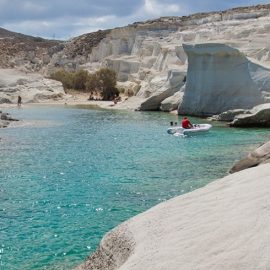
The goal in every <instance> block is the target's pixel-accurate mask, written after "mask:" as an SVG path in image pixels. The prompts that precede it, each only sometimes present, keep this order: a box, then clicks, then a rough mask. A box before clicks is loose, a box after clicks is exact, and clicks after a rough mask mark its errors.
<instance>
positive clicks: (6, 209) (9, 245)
mask: <svg viewBox="0 0 270 270" xmlns="http://www.w3.org/2000/svg"><path fill="white" fill-rule="evenodd" d="M9 112H10V113H11V114H12V116H14V117H18V118H21V119H25V120H26V121H25V122H24V124H23V125H21V127H17V128H8V129H1V130H0V137H1V138H2V140H1V141H0V150H1V155H0V269H6V270H14V269H29V270H32V269H35V270H36V269H50V270H52V269H65V270H66V269H72V267H74V266H76V265H77V264H78V263H80V262H81V261H82V260H83V259H84V258H85V257H86V256H87V255H89V253H91V252H93V251H94V250H95V248H96V246H97V245H98V243H99V241H100V239H101V238H102V236H103V235H104V234H105V233H106V232H107V231H109V230H110V229H111V228H113V227H115V226H116V225H117V224H119V223H120V222H122V221H124V220H126V219H128V218H130V217H132V216H134V215H136V214H138V213H140V212H142V211H144V210H146V209H148V208H150V207H151V206H153V205H155V204H157V203H159V202H161V201H163V200H166V199H169V198H171V197H174V196H177V195H179V194H182V193H186V192H189V191H192V190H194V189H196V188H199V187H201V186H204V185H205V184H207V183H208V182H210V181H212V180H214V179H217V178H219V177H222V176H224V175H226V173H227V171H228V169H229V168H230V167H231V166H232V164H233V163H234V161H235V160H238V159H240V158H241V157H243V156H244V155H245V154H246V153H247V152H248V151H249V150H251V149H253V148H254V147H256V146H257V145H258V144H260V143H262V142H264V141H266V140H267V139H269V137H270V132H269V130H258V129H248V130H245V129H230V128H227V127H226V126H224V125H223V124H220V123H219V124H216V125H215V126H214V128H213V129H212V130H211V132H209V133H207V134H203V135H199V136H194V137H186V138H182V137H175V136H172V135H168V134H167V133H166V128H167V126H168V123H169V121H175V120H176V118H177V116H174V115H170V114H165V113H146V112H144V113H141V112H116V111H104V110H93V109H92V110H87V109H81V108H70V107H53V106H50V107H48V106H43V107H30V108H22V109H15V108H14V109H10V110H9ZM191 120H192V121H193V122H197V123H199V122H205V121H202V120H198V119H192V118H191Z"/></svg>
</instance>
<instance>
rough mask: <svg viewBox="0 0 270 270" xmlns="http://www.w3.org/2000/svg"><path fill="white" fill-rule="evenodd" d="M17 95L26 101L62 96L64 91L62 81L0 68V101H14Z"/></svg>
mask: <svg viewBox="0 0 270 270" xmlns="http://www.w3.org/2000/svg"><path fill="white" fill-rule="evenodd" d="M19 95H20V96H21V97H22V102H23V103H28V102H39V101H42V100H46V99H57V98H62V96H63V95H65V92H64V90H63V86H62V83H60V82H58V81H55V80H51V79H46V78H44V77H43V76H42V75H40V74H37V73H25V72H21V71H18V70H15V69H0V103H16V102H17V98H18V96H19Z"/></svg>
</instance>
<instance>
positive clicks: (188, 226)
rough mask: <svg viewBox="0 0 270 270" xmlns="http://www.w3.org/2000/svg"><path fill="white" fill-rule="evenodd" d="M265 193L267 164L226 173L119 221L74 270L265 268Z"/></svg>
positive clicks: (269, 236)
mask: <svg viewBox="0 0 270 270" xmlns="http://www.w3.org/2000/svg"><path fill="white" fill-rule="evenodd" d="M269 192H270V165H269V164H265V165H260V166H259V167H256V168H251V169H247V170H244V171H241V172H238V173H235V174H232V175H229V176H226V177H225V178H223V179H220V180H217V181H215V182H212V183H211V184H209V185H207V186H206V187H204V188H201V189H198V190H195V191H193V192H191V193H188V194H185V195H182V196H179V197H176V198H174V199H171V200H169V201H166V202H164V203H161V204H159V205H157V206H155V207H153V208H151V209H150V210H148V211H146V212H144V213H142V214H140V215H138V216H136V217H134V218H132V219H130V220H128V221H127V222H125V223H124V224H122V225H120V226H119V227H117V228H116V229H115V230H114V231H113V232H111V233H109V234H107V235H106V236H105V237H104V238H103V240H102V242H101V247H100V249H99V251H98V253H96V254H95V255H93V256H91V257H90V261H87V262H86V263H83V264H82V265H81V266H80V267H78V268H77V270H79V269H80V270H86V269H99V270H105V269H106V270H107V269H115V270H116V269H118V270H141V269H155V270H163V269H169V270H179V269H184V270H193V269H198V270H214V269H219V270H231V269H234V270H253V269H257V270H263V269H268V268H269V265H270V257H269V253H270V245H269V241H270V226H269V222H270V216H269V208H270V200H269ZM121 232H122V233H121ZM127 235H128V237H127ZM117 238H118V239H119V240H118V241H116V239H117ZM122 239H126V241H124V243H125V244H126V245H127V244H128V245H129V249H128V248H127V246H126V245H125V246H124V247H125V249H124V248H123V245H119V244H118V243H119V242H121V241H122ZM114 243H116V245H114ZM110 247H114V248H110ZM121 247H122V248H121ZM100 251H101V252H100ZM91 259H92V261H91ZM87 266H94V267H89V268H87Z"/></svg>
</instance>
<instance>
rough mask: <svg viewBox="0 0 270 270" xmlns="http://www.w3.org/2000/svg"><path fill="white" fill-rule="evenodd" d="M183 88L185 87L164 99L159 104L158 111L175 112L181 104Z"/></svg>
mask: <svg viewBox="0 0 270 270" xmlns="http://www.w3.org/2000/svg"><path fill="white" fill-rule="evenodd" d="M184 88H185V86H183V87H182V88H181V89H180V91H177V92H176V93H175V94H174V95H173V96H170V97H168V98H166V99H164V100H163V101H162V102H161V105H160V110H161V111H163V112H171V111H174V110H177V108H178V106H179V104H180V103H181V102H182V99H183V95H184Z"/></svg>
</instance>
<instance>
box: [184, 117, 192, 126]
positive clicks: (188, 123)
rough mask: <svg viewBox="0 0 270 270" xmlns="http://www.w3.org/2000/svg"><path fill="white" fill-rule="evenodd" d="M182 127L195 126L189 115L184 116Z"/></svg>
mask: <svg viewBox="0 0 270 270" xmlns="http://www.w3.org/2000/svg"><path fill="white" fill-rule="evenodd" d="M182 128H193V125H192V124H191V123H190V121H189V120H188V119H187V117H184V118H183V120H182Z"/></svg>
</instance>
